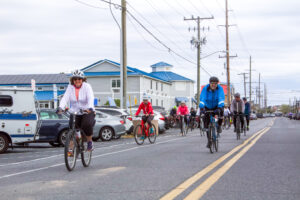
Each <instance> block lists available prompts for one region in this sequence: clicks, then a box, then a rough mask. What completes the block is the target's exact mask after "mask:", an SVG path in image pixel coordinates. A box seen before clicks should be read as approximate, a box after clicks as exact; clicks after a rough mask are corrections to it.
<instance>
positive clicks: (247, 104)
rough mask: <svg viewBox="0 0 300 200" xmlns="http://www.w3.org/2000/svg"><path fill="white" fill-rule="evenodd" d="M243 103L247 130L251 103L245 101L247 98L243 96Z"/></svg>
mask: <svg viewBox="0 0 300 200" xmlns="http://www.w3.org/2000/svg"><path fill="white" fill-rule="evenodd" d="M243 101H244V104H245V111H244V114H245V117H246V121H247V131H249V122H250V114H251V105H250V103H249V102H248V101H247V98H246V97H244V98H243Z"/></svg>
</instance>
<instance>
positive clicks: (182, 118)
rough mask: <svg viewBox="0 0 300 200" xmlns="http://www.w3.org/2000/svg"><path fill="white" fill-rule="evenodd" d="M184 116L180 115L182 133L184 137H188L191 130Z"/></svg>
mask: <svg viewBox="0 0 300 200" xmlns="http://www.w3.org/2000/svg"><path fill="white" fill-rule="evenodd" d="M184 116H185V115H180V131H181V135H182V136H186V134H187V132H188V129H189V127H188V125H187V124H186V123H185V120H184Z"/></svg>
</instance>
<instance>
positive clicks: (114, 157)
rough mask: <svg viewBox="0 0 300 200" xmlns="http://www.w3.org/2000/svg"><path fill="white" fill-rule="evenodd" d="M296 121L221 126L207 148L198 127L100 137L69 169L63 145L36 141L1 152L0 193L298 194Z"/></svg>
mask: <svg viewBox="0 0 300 200" xmlns="http://www.w3.org/2000/svg"><path fill="white" fill-rule="evenodd" d="M299 130H300V122H299V121H294V120H293V121H292V120H289V119H286V118H276V119H275V118H268V119H260V120H256V121H251V129H250V131H249V132H248V133H247V136H242V137H241V140H239V141H237V140H236V137H235V135H234V133H233V130H232V129H230V130H226V131H223V133H222V134H221V138H220V144H219V145H220V146H219V152H217V153H214V154H210V153H209V150H208V149H207V148H206V147H205V146H206V137H201V136H200V134H199V133H198V130H195V131H193V132H192V133H189V134H188V135H187V136H186V137H181V136H179V132H178V130H177V129H172V130H168V131H167V133H166V134H163V135H160V136H159V137H158V138H157V141H156V144H149V142H146V143H145V144H144V145H142V146H138V145H136V143H135V141H134V139H133V138H122V139H120V140H114V141H111V142H97V143H96V144H95V147H96V148H95V150H94V152H93V160H92V163H91V166H90V167H88V168H84V167H83V166H82V165H81V163H80V162H77V165H76V168H75V170H74V171H72V172H68V171H67V170H66V168H65V165H64V160H63V148H52V147H49V146H48V145H38V146H37V145H36V144H35V145H33V147H29V148H24V147H23V148H15V149H14V150H10V151H9V152H8V153H7V154H1V155H0V194H1V197H0V199H1V200H6V199H7V200H38V199H41V200H54V199H72V200H76V199H89V200H94V199H95V200H96V199H97V200H99V199H104V200H108V199H120V200H121V199H122V200H123V199H130V200H134V199H137V200H141V199H143V200H144V199H149V200H150V199H151V200H152V199H200V198H201V199H207V200H208V199H210V200H211V199H213V200H218V199H222V200H224V199H230V200H240V199H263V200H267V199H270V200H271V199H272V200H276V199H291V200H292V199H295V200H296V199H297V200H298V199H300V173H299V171H300V156H299V153H300V145H299V143H300V131H299Z"/></svg>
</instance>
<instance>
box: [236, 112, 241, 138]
mask: <svg viewBox="0 0 300 200" xmlns="http://www.w3.org/2000/svg"><path fill="white" fill-rule="evenodd" d="M240 138H241V121H240V118H239V117H237V119H236V139H237V140H239V139H240Z"/></svg>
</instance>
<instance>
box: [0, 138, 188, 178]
mask: <svg viewBox="0 0 300 200" xmlns="http://www.w3.org/2000/svg"><path fill="white" fill-rule="evenodd" d="M189 137H192V136H186V137H180V138H175V139H171V140H167V141H163V142H158V143H156V144H153V145H151V144H149V145H145V146H137V147H133V148H129V149H124V150H120V151H115V152H110V153H105V154H100V155H97V156H93V157H92V158H98V157H103V156H107V155H113V154H117V153H123V152H126V151H131V150H134V149H139V148H146V147H151V146H154V145H158V144H164V143H168V142H171V141H175V140H180V139H186V138H189ZM64 164H65V163H59V164H55V165H51V166H48V167H41V168H37V169H31V170H27V171H23V172H17V173H13V174H8V175H4V176H0V179H3V178H8V177H12V176H17V175H21V174H28V173H32V172H36V171H41V170H44V169H49V168H53V167H58V166H61V165H64Z"/></svg>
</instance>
